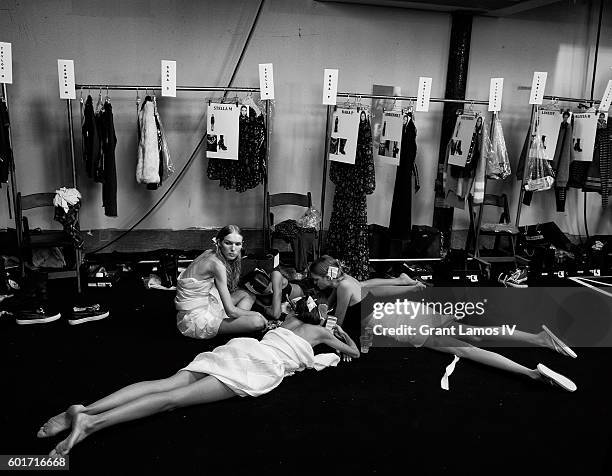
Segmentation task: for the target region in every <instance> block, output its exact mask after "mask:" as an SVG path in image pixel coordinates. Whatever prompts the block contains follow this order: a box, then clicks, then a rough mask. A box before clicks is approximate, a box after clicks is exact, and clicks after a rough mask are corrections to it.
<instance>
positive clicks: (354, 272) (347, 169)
mask: <svg viewBox="0 0 612 476" xmlns="http://www.w3.org/2000/svg"><path fill="white" fill-rule="evenodd" d="M329 177H330V180H331V181H332V182H333V183H334V184H335V185H336V190H335V192H334V206H333V210H332V215H331V219H330V223H329V232H328V236H327V248H328V250H329V254H330V255H332V256H333V257H334V258H336V259H339V260H341V261H342V262H343V265H344V268H345V270H346V272H347V273H348V274H350V275H351V276H353V277H354V278H355V279H358V280H365V279H368V277H369V274H370V272H369V267H370V262H369V258H370V250H369V245H368V209H367V202H366V195H370V194H372V193H373V192H374V189H375V187H376V175H375V171H374V157H373V155H372V129H371V126H370V121H369V120H366V121H360V122H359V134H358V136H357V155H356V158H355V164H354V165H353V164H345V163H341V162H332V163H331V165H330V169H329Z"/></svg>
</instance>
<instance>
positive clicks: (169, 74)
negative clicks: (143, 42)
mask: <svg viewBox="0 0 612 476" xmlns="http://www.w3.org/2000/svg"><path fill="white" fill-rule="evenodd" d="M161 85H162V96H167V97H171V98H175V97H176V61H169V60H162V62H161Z"/></svg>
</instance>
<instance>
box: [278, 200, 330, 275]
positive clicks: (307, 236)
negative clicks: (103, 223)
mask: <svg viewBox="0 0 612 476" xmlns="http://www.w3.org/2000/svg"><path fill="white" fill-rule="evenodd" d="M291 205H293V206H298V207H302V208H305V209H308V208H310V207H312V196H311V194H310V192H308V193H306V194H300V193H276V194H272V195H271V194H269V193H268V195H267V197H266V210H267V213H266V216H267V217H268V225H267V233H266V234H267V237H268V244H269V246H270V249H272V248H274V246H273V243H274V239H278V238H281V239H283V238H282V237H281V236H280V235H279V234H278V233H276V232H273V231H272V226H273V225H274V214H273V213H272V212H271V209H272V208H275V207H280V206H291ZM304 211H306V210H304ZM317 238H318V236H317V232H316V230H315V231H314V232H309V231H303V232H301V236H300V240H294V243H293V246H292V247H293V261H294V265H295V269H296V270H297V271H301V270H300V269H299V268H300V266H299V264H300V263H299V262H300V256H299V254H298V253H299V252H300V245H299V241H302V240H304V241H305V242H307V243H308V244H311V245H312V252H313V256H314V257H316V256H318V240H317Z"/></svg>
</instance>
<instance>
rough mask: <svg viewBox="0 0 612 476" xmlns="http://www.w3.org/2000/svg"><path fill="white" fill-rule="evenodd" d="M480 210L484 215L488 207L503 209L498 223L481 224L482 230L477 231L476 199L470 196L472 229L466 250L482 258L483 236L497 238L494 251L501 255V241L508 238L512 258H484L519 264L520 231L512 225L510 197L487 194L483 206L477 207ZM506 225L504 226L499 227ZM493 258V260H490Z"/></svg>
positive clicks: (469, 205)
mask: <svg viewBox="0 0 612 476" xmlns="http://www.w3.org/2000/svg"><path fill="white" fill-rule="evenodd" d="M476 206H478V207H479V208H480V213H484V209H485V207H487V206H492V207H496V208H499V209H501V215H500V217H499V222H498V223H485V222H482V221H481V223H480V229H479V230H477V229H476V227H477V224H476V219H477V216H476V212H475V211H474V197H473V196H472V195H471V194H470V195H469V196H468V207H469V213H470V229H469V230H468V237H467V242H466V246H465V248H466V250H468V251H470V250H471V249H473V253H474V256H476V257H479V256H480V243H479V241H480V237H481V236H495V243H494V246H493V250H495V251H497V252H498V254H501V249H500V241H501V238H502V237H507V238H508V239H509V240H510V245H511V248H512V254H511V255H510V256H497V257H489V256H487V257H483V259H485V260H486V261H496V262H500V261H514V262H515V263H517V260H518V258H517V256H516V239H517V236H518V234H519V230H518V228H517V227H516V226H514V225H512V224H511V223H510V210H509V207H508V197H507V196H506V194H502V195H492V194H485V196H484V200H483V202H482V206H480V205H476ZM499 225H504V226H499ZM490 258H493V259H490Z"/></svg>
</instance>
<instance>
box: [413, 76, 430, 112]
mask: <svg viewBox="0 0 612 476" xmlns="http://www.w3.org/2000/svg"><path fill="white" fill-rule="evenodd" d="M431 83H432V79H431V78H426V77H423V76H421V77H420V78H419V91H418V93H417V104H416V110H417V112H428V111H429V99H430V98H431Z"/></svg>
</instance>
